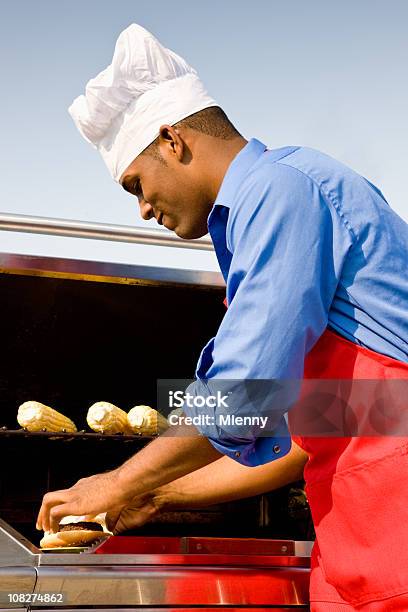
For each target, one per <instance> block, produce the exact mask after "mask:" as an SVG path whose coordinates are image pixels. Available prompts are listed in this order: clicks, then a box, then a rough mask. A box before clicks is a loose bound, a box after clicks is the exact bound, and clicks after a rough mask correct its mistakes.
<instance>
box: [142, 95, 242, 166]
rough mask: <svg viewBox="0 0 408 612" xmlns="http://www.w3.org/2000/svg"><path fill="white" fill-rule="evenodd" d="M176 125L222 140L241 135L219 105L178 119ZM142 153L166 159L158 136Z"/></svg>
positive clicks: (158, 158)
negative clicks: (161, 150) (161, 151)
mask: <svg viewBox="0 0 408 612" xmlns="http://www.w3.org/2000/svg"><path fill="white" fill-rule="evenodd" d="M174 127H188V128H190V129H192V130H196V131H197V132H201V133H202V134H207V135H208V136H214V137H215V138H221V139H222V140H231V139H232V138H237V136H241V134H240V133H239V132H238V130H237V129H236V128H235V127H234V125H233V124H232V123H231V121H230V120H229V119H228V117H227V115H226V114H225V113H224V111H223V110H222V108H220V107H219V106H210V107H209V108H204V109H203V110H201V111H198V113H194V114H193V115H189V116H188V117H186V118H185V119H182V120H181V121H178V122H177V123H175V124H174ZM142 154H146V155H151V156H152V157H154V158H155V159H157V160H159V161H160V160H161V161H162V162H164V159H163V158H162V156H161V155H160V151H159V137H157V138H156V140H154V141H153V142H152V143H151V144H150V145H149V146H148V147H146V149H144V151H143V152H142Z"/></svg>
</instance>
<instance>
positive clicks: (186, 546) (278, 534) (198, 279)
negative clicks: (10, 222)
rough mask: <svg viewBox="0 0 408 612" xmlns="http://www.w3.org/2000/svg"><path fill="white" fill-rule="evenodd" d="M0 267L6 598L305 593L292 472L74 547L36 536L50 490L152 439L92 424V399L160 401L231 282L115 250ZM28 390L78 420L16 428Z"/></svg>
mask: <svg viewBox="0 0 408 612" xmlns="http://www.w3.org/2000/svg"><path fill="white" fill-rule="evenodd" d="M187 254H188V252H187ZM0 268H1V269H0V283H1V285H0V286H1V291H2V302H1V306H0V308H1V317H0V337H1V338H2V349H3V360H2V368H1V372H0V389H1V394H0V404H1V405H0V461H1V462H2V466H3V467H4V469H2V471H1V475H0V593H1V597H2V599H1V601H0V607H2V608H4V609H8V608H10V609H11V608H13V609H16V608H17V609H18V608H20V609H28V608H29V607H30V606H31V608H30V609H35V608H36V604H33V603H31V604H28V603H22V602H10V601H7V598H6V594H7V593H9V592H10V593H11V592H13V593H27V594H30V593H52V592H54V593H62V594H63V601H62V602H54V603H53V604H52V605H48V607H47V605H46V604H45V603H43V604H42V605H41V609H58V608H59V607H62V608H65V609H69V610H71V609H75V610H81V609H82V608H84V607H86V608H89V607H90V606H91V607H93V608H95V609H99V610H103V609H104V608H108V607H115V608H117V609H125V608H128V607H132V606H143V607H144V608H146V609H148V610H164V609H166V610H167V611H168V610H171V609H173V608H174V609H177V610H178V611H179V612H180V611H183V610H185V611H186V610H190V609H196V608H198V609H200V610H207V611H209V610H212V609H214V608H216V609H217V610H219V608H220V607H227V608H228V609H229V610H231V609H240V610H246V609H248V610H249V609H254V608H256V609H257V610H262V609H271V608H272V609H277V610H279V609H280V610H283V609H287V608H288V606H290V607H299V608H307V588H308V577H309V569H308V566H309V554H310V542H309V541H308V540H310V539H311V535H312V531H311V522H310V516H309V514H308V512H307V511H305V509H304V508H303V507H296V504H295V503H294V502H293V500H294V499H295V497H296V496H294V489H293V487H286V488H284V489H281V490H280V491H277V492H274V493H270V494H268V495H263V496H258V497H254V498H250V499H246V500H242V501H239V502H234V503H226V504H219V505H217V506H212V507H210V508H205V509H201V510H197V509H194V508H192V509H183V510H180V511H177V509H176V510H174V511H172V512H166V513H165V514H163V515H162V516H159V517H158V518H157V519H156V520H155V521H153V522H152V523H148V524H146V525H145V526H144V527H142V528H140V529H138V530H137V531H135V532H132V533H131V534H129V535H126V536H118V537H112V538H109V539H108V540H107V541H105V542H104V543H103V544H101V545H97V546H94V547H92V548H90V549H87V550H85V551H83V552H81V553H69V554H68V553H64V554H62V553H47V552H42V551H41V550H40V549H38V548H37V546H38V542H39V539H40V534H39V533H38V532H36V531H35V529H34V523H35V517H36V513H37V511H38V508H39V504H40V502H41V499H42V496H43V494H44V493H45V492H46V491H48V490H53V489H59V488H64V487H67V486H70V485H72V484H73V483H74V482H75V481H76V480H78V479H79V478H81V477H84V476H88V475H90V474H92V473H97V472H102V471H105V470H109V469H112V468H114V467H116V466H117V465H119V464H120V463H122V462H123V461H125V460H126V459H127V458H128V457H130V456H131V455H132V454H134V453H135V452H136V451H137V450H139V449H140V448H142V446H143V445H144V444H146V443H147V442H148V441H149V440H150V438H147V437H143V436H136V435H135V436H129V435H114V436H110V435H99V434H95V433H91V432H90V430H89V428H88V427H87V424H86V421H85V417H86V412H87V409H88V407H89V406H90V405H91V404H92V403H94V402H96V401H101V400H105V401H109V402H112V403H113V404H116V405H118V406H120V407H121V408H123V409H124V410H129V409H130V408H131V407H132V406H134V405H136V404H148V405H151V406H155V404H156V379H158V378H167V379H169V378H174V379H183V378H191V377H193V373H194V365H195V363H196V361H197V357H198V355H199V351H200V350H201V347H202V346H203V345H204V344H205V342H207V340H208V339H209V338H210V337H211V336H213V335H214V334H215V332H216V330H217V327H218V325H219V323H220V321H221V319H222V317H223V315H224V306H223V304H222V299H223V295H224V289H223V287H222V282H221V280H220V278H219V276H218V275H216V274H212V273H198V272H197V273H196V274H194V273H192V272H190V271H183V270H175V269H171V268H152V267H148V266H140V265H135V266H129V265H121V264H110V263H109V262H87V261H86V260H64V259H59V258H44V257H34V256H31V257H27V256H22V255H21V256H19V255H12V256H11V255H7V254H3V255H0ZM27 400H37V401H40V402H42V403H44V404H47V405H49V406H52V407H54V408H56V409H57V410H60V411H61V412H62V413H63V414H65V415H66V416H68V417H70V418H71V419H72V420H73V421H74V422H75V423H76V425H77V427H78V430H79V431H78V432H77V433H75V434H72V433H51V432H39V433H29V432H26V431H24V430H20V429H18V425H17V422H16V415H17V408H18V406H19V405H20V404H21V403H22V402H24V401H27ZM189 606H192V607H189Z"/></svg>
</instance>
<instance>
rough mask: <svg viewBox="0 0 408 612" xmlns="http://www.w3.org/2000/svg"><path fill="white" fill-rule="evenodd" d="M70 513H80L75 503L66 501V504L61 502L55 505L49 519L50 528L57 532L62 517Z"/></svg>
mask: <svg viewBox="0 0 408 612" xmlns="http://www.w3.org/2000/svg"><path fill="white" fill-rule="evenodd" d="M69 514H73V515H75V516H77V515H78V512H77V509H76V507H75V504H72V503H66V504H60V505H59V506H54V507H53V508H52V509H51V510H50V519H49V520H50V530H51V531H52V532H53V533H56V532H57V531H58V528H59V524H60V521H61V519H62V518H63V517H64V516H68V515H69Z"/></svg>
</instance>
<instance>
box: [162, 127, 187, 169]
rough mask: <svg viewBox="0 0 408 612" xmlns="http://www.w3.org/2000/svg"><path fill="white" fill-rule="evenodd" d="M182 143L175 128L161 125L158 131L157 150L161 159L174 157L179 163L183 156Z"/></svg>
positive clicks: (183, 145)
mask: <svg viewBox="0 0 408 612" xmlns="http://www.w3.org/2000/svg"><path fill="white" fill-rule="evenodd" d="M184 147H185V144H184V141H183V139H182V138H181V136H180V132H179V130H178V129H177V128H174V127H173V126H171V125H161V126H160V130H159V148H160V153H161V155H162V157H164V158H165V159H166V158H167V157H172V156H174V155H175V156H176V157H177V159H178V161H181V160H182V159H183V156H184ZM173 159H174V158H173Z"/></svg>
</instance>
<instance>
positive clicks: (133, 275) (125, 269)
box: [0, 253, 225, 287]
mask: <svg viewBox="0 0 408 612" xmlns="http://www.w3.org/2000/svg"><path fill="white" fill-rule="evenodd" d="M0 274H24V275H28V276H30V275H31V276H48V277H52V278H70V279H74V280H85V281H86V280H88V281H94V282H95V281H97V282H98V281H99V282H111V283H124V284H129V285H131V284H152V283H153V284H157V283H161V284H162V283H171V284H172V285H174V284H183V285H197V286H198V285H200V286H201V285H204V286H207V287H224V286H225V283H224V280H223V278H222V276H221V274H220V273H218V272H207V271H202V270H183V269H177V268H166V267H160V268H159V267H155V266H138V265H133V264H132V265H130V264H123V263H112V262H101V261H87V260H83V259H63V258H59V257H41V256H34V255H14V254H10V253H0Z"/></svg>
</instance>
